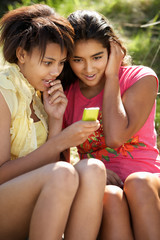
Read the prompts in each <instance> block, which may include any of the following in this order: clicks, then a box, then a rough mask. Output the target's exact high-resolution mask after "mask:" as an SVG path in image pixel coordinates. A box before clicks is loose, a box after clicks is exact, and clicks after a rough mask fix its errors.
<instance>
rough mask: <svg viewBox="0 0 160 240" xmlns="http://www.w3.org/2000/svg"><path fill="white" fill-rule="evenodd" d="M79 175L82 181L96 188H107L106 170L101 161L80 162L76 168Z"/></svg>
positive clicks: (87, 160)
mask: <svg viewBox="0 0 160 240" xmlns="http://www.w3.org/2000/svg"><path fill="white" fill-rule="evenodd" d="M76 169H77V171H78V173H79V177H80V181H85V182H88V183H90V184H92V185H94V186H96V185H97V184H98V185H99V186H103V188H104V187H105V184H106V168H105V166H104V164H103V162H101V161H100V160H97V159H86V160H82V161H80V162H79V164H78V165H77V166H76Z"/></svg>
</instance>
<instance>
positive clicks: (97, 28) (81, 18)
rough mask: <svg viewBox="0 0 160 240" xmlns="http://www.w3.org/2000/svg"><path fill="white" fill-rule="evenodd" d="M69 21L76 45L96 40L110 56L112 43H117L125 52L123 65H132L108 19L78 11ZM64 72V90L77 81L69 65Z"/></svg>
mask: <svg viewBox="0 0 160 240" xmlns="http://www.w3.org/2000/svg"><path fill="white" fill-rule="evenodd" d="M68 20H69V22H70V23H71V25H72V26H73V28H74V32H75V35H74V42H75V43H76V42H78V41H79V40H89V39H94V40H97V41H98V42H100V43H101V44H102V45H103V47H104V48H107V51H108V54H110V42H111V41H115V42H117V43H118V44H119V45H120V46H121V48H122V49H123V52H124V59H123V61H122V65H128V64H129V63H130V61H129V59H130V57H129V55H127V50H126V48H125V47H124V46H123V44H122V42H121V41H120V39H119V37H118V36H117V35H116V34H115V32H114V31H113V28H112V26H111V24H110V23H109V21H108V19H107V18H106V17H104V16H103V15H101V14H100V13H98V12H96V11H89V10H77V11H75V12H73V13H71V14H70V15H69V17H68ZM63 72H64V75H63V81H62V83H63V86H64V88H67V87H68V86H69V85H70V84H71V83H73V82H74V81H75V80H76V76H75V74H74V73H73V71H72V70H71V68H70V65H69V63H66V65H65V68H64V71H63Z"/></svg>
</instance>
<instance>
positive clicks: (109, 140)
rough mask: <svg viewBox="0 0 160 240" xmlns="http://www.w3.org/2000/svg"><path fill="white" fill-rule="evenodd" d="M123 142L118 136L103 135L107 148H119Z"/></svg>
mask: <svg viewBox="0 0 160 240" xmlns="http://www.w3.org/2000/svg"><path fill="white" fill-rule="evenodd" d="M123 143H124V142H122V141H120V139H118V137H113V136H112V137H105V144H106V146H107V147H109V148H113V149H115V148H119V147H120V146H121V145H122V144H123Z"/></svg>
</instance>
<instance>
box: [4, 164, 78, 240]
mask: <svg viewBox="0 0 160 240" xmlns="http://www.w3.org/2000/svg"><path fill="white" fill-rule="evenodd" d="M73 183H74V184H73ZM77 188H78V175H77V173H76V171H75V169H74V167H73V166H71V164H68V163H65V162H58V163H55V164H49V165H46V166H44V167H42V168H39V169H37V170H35V171H32V172H29V173H27V174H24V175H22V176H20V177H17V178H15V179H13V180H11V181H9V182H7V183H5V184H2V185H1V186H0V240H4V239H5V240H24V239H25V238H26V236H27V235H28V233H29V239H30V240H46V239H47V240H54V239H55V240H58V239H61V236H62V234H63V232H64V229H65V225H66V222H67V219H68V215H69V211H70V206H71V204H72V201H73V199H74V196H75V194H76V191H77Z"/></svg>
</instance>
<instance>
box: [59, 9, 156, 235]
mask: <svg viewBox="0 0 160 240" xmlns="http://www.w3.org/2000/svg"><path fill="white" fill-rule="evenodd" d="M68 20H69V22H70V23H71V25H72V26H73V28H74V31H75V37H74V41H75V45H74V51H73V54H72V56H71V57H70V59H69V63H67V65H66V68H65V69H66V71H65V74H64V76H65V77H64V79H63V84H64V87H65V93H66V96H67V98H68V105H67V108H66V111H65V115H64V127H67V126H69V125H71V124H72V123H73V122H76V121H79V120H80V119H81V118H82V113H83V109H84V108H89V107H99V108H100V112H99V116H98V119H99V121H100V123H101V126H100V128H99V129H98V130H96V131H95V132H94V133H93V134H91V135H90V136H89V137H88V139H87V140H86V141H85V142H84V143H83V144H80V145H79V146H78V153H79V156H80V159H81V160H83V159H85V158H96V159H100V160H101V161H102V162H103V163H104V165H105V167H106V171H107V180H106V184H107V185H106V189H105V195H104V211H103V218H102V225H101V230H100V234H99V238H100V239H103V240H104V239H105V240H112V239H113V240H115V239H119V240H120V239H122V240H133V239H136V240H140V239H154V240H158V239H160V231H159V226H160V197H159V196H160V157H159V151H158V149H157V146H156V131H155V126H154V118H155V111H156V96H157V91H158V78H157V76H156V74H155V72H154V71H153V70H152V69H150V68H149V67H145V66H134V65H131V64H130V62H129V60H130V57H129V56H128V55H127V51H126V48H125V47H124V46H123V44H122V42H121V41H120V39H119V38H118V36H116V34H115V33H114V31H113V29H112V27H111V25H110V23H109V22H108V20H107V19H105V17H104V16H102V15H100V14H98V13H97V12H95V11H76V12H74V13H72V14H71V15H70V16H69V17H68ZM91 181H92V180H91Z"/></svg>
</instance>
